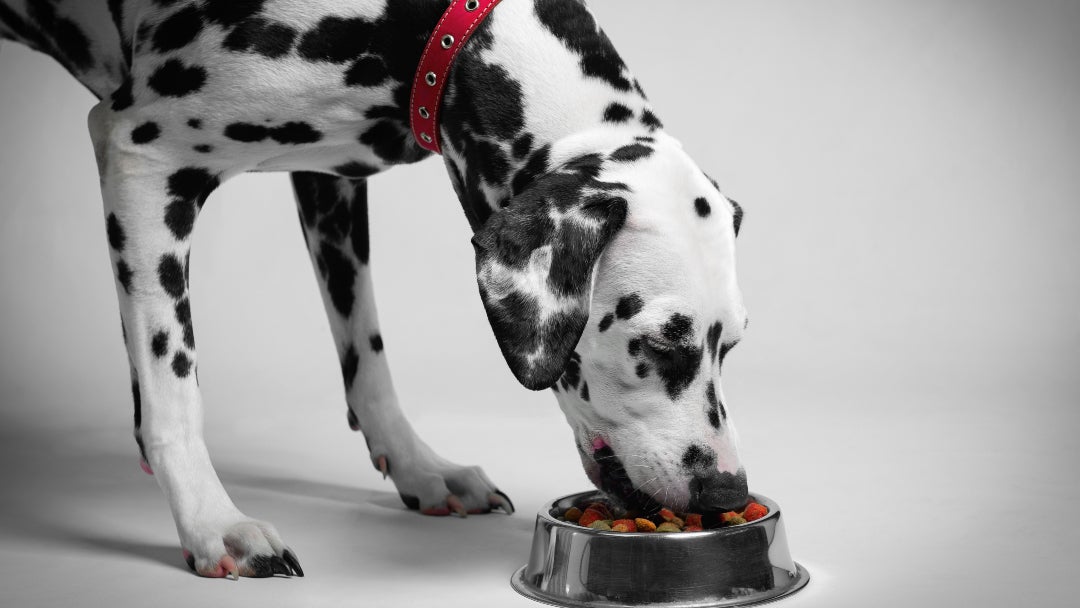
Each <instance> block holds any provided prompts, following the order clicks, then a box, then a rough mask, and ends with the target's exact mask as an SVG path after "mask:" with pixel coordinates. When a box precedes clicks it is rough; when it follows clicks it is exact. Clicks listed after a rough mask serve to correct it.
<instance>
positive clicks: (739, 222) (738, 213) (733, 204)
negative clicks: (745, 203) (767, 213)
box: [728, 198, 743, 236]
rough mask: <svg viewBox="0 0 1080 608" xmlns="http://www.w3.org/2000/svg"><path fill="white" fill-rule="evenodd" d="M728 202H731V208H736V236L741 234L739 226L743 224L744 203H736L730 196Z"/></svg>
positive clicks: (734, 219)
mask: <svg viewBox="0 0 1080 608" xmlns="http://www.w3.org/2000/svg"><path fill="white" fill-rule="evenodd" d="M728 202H729V203H731V208H732V209H733V210H734V218H733V221H734V224H735V236H739V228H740V227H741V226H742V217H743V210H742V205H740V204H739V203H736V202H735V201H734V200H732V199H730V198H729V199H728Z"/></svg>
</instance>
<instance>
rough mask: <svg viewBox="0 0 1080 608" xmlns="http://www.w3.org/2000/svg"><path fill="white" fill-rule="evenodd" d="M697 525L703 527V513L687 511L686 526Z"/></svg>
mask: <svg viewBox="0 0 1080 608" xmlns="http://www.w3.org/2000/svg"><path fill="white" fill-rule="evenodd" d="M692 526H696V527H698V528H700V527H701V514H700V513H687V514H686V527H687V528H689V527H692Z"/></svg>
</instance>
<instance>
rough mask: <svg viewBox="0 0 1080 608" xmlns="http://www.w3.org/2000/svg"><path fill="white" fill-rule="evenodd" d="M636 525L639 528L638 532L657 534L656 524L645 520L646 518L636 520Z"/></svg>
mask: <svg viewBox="0 0 1080 608" xmlns="http://www.w3.org/2000/svg"><path fill="white" fill-rule="evenodd" d="M634 525H635V526H637V530H638V532H656V524H654V523H653V522H651V521H649V520H647V519H645V518H644V517H639V518H637V519H635V520H634Z"/></svg>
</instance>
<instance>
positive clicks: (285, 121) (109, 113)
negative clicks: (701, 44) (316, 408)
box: [0, 0, 747, 577]
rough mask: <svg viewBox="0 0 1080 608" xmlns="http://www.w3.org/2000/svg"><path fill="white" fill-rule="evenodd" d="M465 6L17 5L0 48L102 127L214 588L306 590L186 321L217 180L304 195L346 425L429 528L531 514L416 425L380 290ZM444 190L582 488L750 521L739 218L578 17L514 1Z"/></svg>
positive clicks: (115, 238) (558, 2) (184, 496)
mask: <svg viewBox="0 0 1080 608" xmlns="http://www.w3.org/2000/svg"><path fill="white" fill-rule="evenodd" d="M448 3H449V0H0V36H2V37H4V38H8V39H13V40H16V41H19V42H22V43H24V44H27V45H29V46H30V47H32V48H35V49H37V50H39V51H42V52H45V53H48V54H50V55H52V56H53V57H54V58H56V60H58V61H59V62H60V63H62V64H63V65H64V66H65V67H66V68H67V69H68V70H69V71H70V72H71V73H72V74H74V75H75V76H76V77H77V78H78V79H79V80H80V81H81V82H82V83H83V84H84V85H85V86H86V87H88V88H89V89H90V90H91V91H92V92H93V93H94V94H95V95H96V96H97V97H98V98H99V99H101V102H100V103H99V104H97V106H95V107H94V108H93V109H92V110H91V112H90V116H89V127H90V135H91V138H92V139H93V143H94V149H95V152H96V154H97V161H98V167H99V170H100V175H101V189H102V194H103V199H104V204H105V219H106V227H107V235H108V240H109V245H110V246H111V252H112V253H111V255H112V262H113V267H114V269H115V276H116V285H117V293H118V295H119V300H120V313H121V317H122V320H123V328H124V339H125V343H126V345H127V352H128V358H129V362H130V366H131V378H132V391H133V393H134V399H135V440H136V442H137V443H138V446H139V450H140V451H141V455H142V458H143V467H144V468H145V469H146V470H147V472H151V471H152V472H153V474H154V475H155V476H156V479H157V481H158V483H159V485H160V486H161V488H162V490H163V491H164V493H165V496H166V498H167V500H168V502H169V506H170V508H171V509H172V514H173V518H174V520H175V522H176V527H177V531H178V532H179V536H180V543H181V546H182V548H183V549H184V551H185V554H186V556H187V560H188V563H189V565H191V567H192V568H193V569H194V570H195V571H196V572H198V573H199V574H201V575H204V576H218V577H221V576H233V577H235V576H237V575H243V576H269V575H272V574H302V570H301V569H300V566H299V563H298V562H297V561H296V556H295V555H294V554H293V553H292V551H290V550H289V549H288V545H287V544H286V543H285V542H284V541H283V540H282V538H281V536H280V535H279V534H278V532H277V531H276V530H275V529H274V528H273V526H271V525H270V524H268V523H265V522H262V521H258V520H255V519H252V518H249V517H248V516H247V515H245V514H244V513H241V512H240V511H239V510H238V509H237V508H236V507H235V506H234V505H233V503H232V501H231V500H230V498H229V496H228V494H227V493H226V492H225V489H224V488H223V487H222V484H221V482H220V481H219V480H218V476H217V474H216V473H215V471H214V469H213V466H212V465H211V463H210V457H209V454H208V452H207V448H206V445H205V443H204V441H203V438H202V417H203V414H202V400H201V397H200V393H199V386H198V380H197V373H196V372H197V368H198V359H197V357H196V354H195V340H194V332H193V329H192V322H191V301H190V298H189V294H188V258H189V254H190V243H191V241H190V237H191V233H192V229H193V228H194V225H195V219H196V217H197V216H198V214H199V210H200V209H201V208H202V206H203V202H204V201H205V200H206V198H207V196H208V195H209V194H210V193H211V192H212V191H213V190H214V188H215V187H217V186H218V185H219V184H220V183H222V182H223V181H224V180H227V179H229V178H230V177H233V176H235V175H237V174H240V173H243V172H246V171H290V172H292V180H293V184H294V187H295V191H296V197H297V200H298V203H299V211H300V220H301V224H302V227H303V232H304V237H305V239H306V241H307V244H308V246H309V249H310V252H311V258H312V260H313V261H314V264H315V267H316V268H317V272H318V275H319V277H320V284H321V288H322V294H323V298H324V302H325V304H326V311H327V314H328V315H329V317H330V326H331V328H332V331H333V335H334V340H335V345H336V347H337V350H338V354H339V357H340V361H341V370H342V373H343V375H344V380H345V389H346V400H347V402H348V419H349V423H350V425H351V426H352V428H354V429H356V430H362V431H363V432H364V435H365V437H366V439H367V442H368V447H369V449H370V453H371V460H372V463H373V464H374V465H375V466H376V467H377V468H379V469H381V470H382V471H383V472H384V473H389V474H390V475H391V476H392V477H393V481H394V484H395V485H396V486H397V489H398V491H399V492H400V494H401V498H402V500H403V501H404V503H405V505H407V506H408V507H409V508H411V509H417V510H420V511H421V512H422V513H426V514H429V515H447V514H450V513H452V512H453V513H457V514H460V515H464V514H465V513H482V512H488V511H490V510H491V509H492V508H501V509H503V510H505V511H507V512H512V510H513V507H512V505H511V503H510V501H509V500H508V499H507V498H506V496H505V495H504V494H502V493H501V492H499V491H498V489H497V488H496V486H495V485H494V484H493V483H492V482H491V481H490V480H489V479H488V478H487V477H486V476H485V474H484V472H483V471H482V470H481V469H479V468H478V467H466V466H459V465H456V464H453V463H451V462H448V461H446V460H444V459H443V458H441V457H439V456H438V455H437V454H435V453H434V452H433V451H432V450H431V449H430V448H429V447H428V446H427V445H426V444H425V443H424V442H423V440H421V439H420V438H419V437H418V436H417V435H416V433H415V432H414V431H413V429H412V427H411V426H410V425H409V423H408V421H407V420H405V418H404V417H403V416H402V414H401V411H400V409H399V406H398V400H397V397H396V395H395V394H394V390H393V385H392V383H391V380H390V372H389V369H388V365H387V361H386V357H385V356H384V354H383V352H382V345H383V343H382V338H381V336H380V333H379V326H378V320H377V318H376V314H375V307H374V299H373V295H372V285H371V280H370V274H369V268H368V251H369V247H368V223H367V204H368V203H367V194H366V181H365V180H366V179H367V178H368V177H370V176H372V175H374V174H376V173H378V172H379V171H382V170H384V169H387V168H390V167H392V166H394V165H399V164H404V163H412V162H416V161H418V160H421V159H423V158H425V157H426V156H427V154H428V153H427V152H425V151H424V150H423V149H421V148H420V147H418V145H417V144H416V142H415V141H414V140H413V138H412V135H411V133H410V129H409V96H410V87H411V83H412V79H413V75H414V71H415V70H416V67H417V62H418V60H419V57H420V53H421V50H422V48H423V46H424V44H425V42H426V40H427V38H428V36H429V34H430V32H431V31H432V29H433V28H434V26H435V23H436V22H437V21H438V19H439V17H440V15H441V14H442V12H443V11H444V10H445V9H446V8H447V5H448ZM447 86H448V89H447V95H446V98H445V101H444V105H443V108H442V123H441V131H440V133H441V139H442V142H443V151H444V155H445V163H446V168H447V171H448V172H449V174H450V177H451V181H452V182H453V184H454V187H455V189H456V191H457V195H458V197H459V198H460V200H461V204H462V207H463V208H464V210H465V215H466V217H467V218H468V221H469V223H470V225H471V226H472V229H473V231H474V233H475V235H474V237H473V244H474V246H475V249H476V275H477V281H478V283H479V288H480V296H481V298H482V300H483V303H484V306H485V308H486V310H487V314H488V318H489V319H490V321H491V326H492V329H493V330H494V333H495V336H496V339H497V341H498V343H499V346H500V348H501V349H502V352H503V355H504V356H505V358H506V361H507V363H508V364H509V366H510V369H511V370H512V372H513V373H514V375H515V376H516V377H517V378H518V380H519V381H520V382H521V383H522V384H523V385H524V386H525V387H527V388H530V389H534V390H539V389H546V388H551V389H552V391H553V392H554V393H555V395H556V397H557V398H558V401H559V405H560V407H561V408H562V410H563V412H564V413H565V415H566V419H567V421H568V422H569V423H570V425H571V427H572V428H573V430H574V433H575V437H576V444H577V448H578V451H579V452H580V455H581V459H582V463H583V464H584V466H585V470H586V472H587V474H588V476H589V478H590V479H591V480H592V481H593V482H594V483H595V484H596V485H597V486H598V487H599V488H601V489H603V490H605V491H607V492H608V493H609V494H611V495H612V496H614V497H616V498H618V499H621V500H623V501H625V502H626V503H627V504H629V505H633V506H635V507H637V508H644V509H648V508H656V507H658V506H660V505H666V506H668V507H671V508H674V509H694V510H699V509H700V510H715V509H727V508H732V507H735V506H739V505H741V504H743V503H744V502H745V500H746V496H747V486H746V476H745V473H744V471H743V469H742V467H741V466H740V463H739V458H738V453H737V446H736V444H737V439H736V434H735V429H734V427H733V426H732V424H731V421H730V420H729V419H728V414H727V411H726V409H725V407H724V402H723V393H722V391H721V389H720V366H721V363H722V361H723V359H724V354H725V353H726V352H727V351H728V350H729V349H730V348H731V347H732V346H733V345H734V344H735V343H736V342H738V341H739V339H740V337H741V336H742V334H743V332H744V330H745V326H746V318H747V317H746V312H745V310H744V307H743V304H742V299H741V295H740V292H739V289H738V286H737V285H736V277H735V235H736V233H737V232H738V229H739V223H740V219H741V215H742V213H741V210H740V208H739V207H738V205H736V204H735V203H734V202H731V201H729V200H728V199H726V198H725V197H724V196H723V195H721V194H720V192H719V190H718V188H717V187H716V184H715V182H712V181H711V180H710V179H709V178H708V177H707V176H706V175H705V174H704V173H703V172H702V171H701V169H699V168H698V167H697V165H695V164H694V162H693V161H692V160H691V159H690V158H689V157H688V156H687V155H686V154H685V153H684V152H683V150H682V148H681V146H680V144H679V143H678V142H677V141H676V140H675V139H673V138H672V137H670V136H669V135H667V134H666V133H665V132H664V131H663V129H662V125H661V123H660V120H659V119H658V118H657V116H656V115H655V114H654V113H653V110H652V108H651V107H650V105H649V102H648V101H647V100H646V97H645V95H644V93H643V92H642V89H641V87H640V85H639V84H638V82H637V80H635V79H634V77H633V76H632V75H631V74H630V72H629V70H628V69H627V67H626V66H625V65H624V64H623V62H622V60H621V59H620V58H619V55H618V54H617V53H616V51H615V49H614V48H613V47H612V45H611V42H610V41H609V40H608V38H607V37H606V36H605V35H604V34H603V32H602V31H600V29H599V28H598V27H597V25H596V23H595V21H594V19H593V17H592V16H591V14H590V13H589V12H588V10H587V9H586V7H585V6H584V5H583V3H582V2H581V1H580V0H506V1H505V2H503V3H502V4H500V5H499V6H498V7H497V8H496V9H495V10H494V11H493V14H492V16H491V17H490V18H489V19H487V20H486V21H485V22H484V23H483V24H482V26H481V27H480V28H479V30H478V31H477V32H476V35H475V36H473V38H472V39H471V40H470V41H469V42H468V44H467V45H466V47H465V48H464V49H463V51H462V52H461V54H460V56H459V57H458V59H457V61H456V63H455V65H454V67H453V71H452V72H451V73H450V76H449V81H448V85H447Z"/></svg>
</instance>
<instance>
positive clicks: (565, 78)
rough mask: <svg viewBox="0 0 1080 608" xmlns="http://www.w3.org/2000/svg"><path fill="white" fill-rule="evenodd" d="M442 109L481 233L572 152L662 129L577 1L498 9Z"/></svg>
mask: <svg viewBox="0 0 1080 608" xmlns="http://www.w3.org/2000/svg"><path fill="white" fill-rule="evenodd" d="M441 116H442V118H441V125H440V129H441V130H440V133H441V141H442V145H443V154H444V157H445V158H444V160H445V163H446V167H447V171H448V172H449V174H450V178H451V181H452V182H453V185H454V189H455V191H456V192H457V195H458V198H459V199H460V201H461V204H462V208H463V209H464V211H465V214H466V217H467V218H468V220H469V223H470V225H471V226H472V228H473V230H474V231H475V230H477V229H479V228H480V226H482V225H483V224H484V222H485V221H486V220H487V218H488V217H490V215H491V214H492V213H493V212H495V211H497V210H499V209H500V208H502V207H505V206H506V205H508V204H510V201H511V199H512V198H513V197H514V196H516V195H517V194H519V193H520V192H522V191H523V190H524V189H525V188H527V187H528V186H529V185H530V184H531V183H532V182H533V181H534V180H535V179H536V178H537V177H538V176H541V175H543V174H545V173H546V172H548V171H550V170H551V169H553V168H555V167H557V166H558V165H559V164H561V162H565V161H566V160H569V158H572V156H573V155H581V154H587V153H589V152H599V151H603V150H611V149H614V148H616V147H618V146H619V145H621V144H623V143H625V142H627V141H632V140H633V138H634V137H635V136H639V137H640V136H647V135H649V134H650V133H652V132H655V131H656V130H658V129H660V128H661V125H660V123H659V120H657V119H656V117H655V115H654V114H653V113H652V110H651V108H650V107H649V104H648V101H647V100H646V98H645V96H644V93H643V92H642V91H641V88H640V86H639V85H638V83H637V81H636V80H635V79H634V78H633V76H632V75H631V74H630V72H629V70H628V69H627V68H626V66H625V64H624V63H623V62H622V60H621V59H620V58H619V56H618V54H617V53H616V52H615V49H614V48H613V47H612V45H611V42H610V41H609V40H608V38H607V36H606V35H605V34H604V33H603V32H602V31H601V30H600V29H599V28H598V27H597V26H596V25H595V22H594V21H593V19H592V16H591V15H590V14H589V13H588V11H587V10H586V9H585V8H584V6H583V5H582V4H581V3H580V2H578V1H577V0H536V1H535V2H527V1H521V0H514V1H510V2H503V3H501V4H500V5H499V6H498V7H496V9H495V10H494V11H493V13H492V15H491V16H490V17H489V18H488V19H487V20H486V21H485V22H484V23H483V24H482V25H481V26H480V27H479V28H478V30H477V32H476V33H475V34H474V36H473V37H472V39H470V40H469V42H468V44H467V45H466V46H465V48H464V49H463V50H462V51H461V53H460V54H459V55H458V57H457V60H456V61H455V64H454V66H453V68H452V71H451V73H450V78H449V80H448V86H447V91H446V96H445V98H444V101H443V107H442V115H441Z"/></svg>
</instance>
